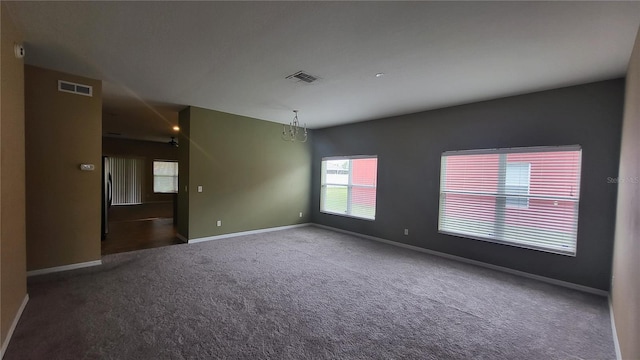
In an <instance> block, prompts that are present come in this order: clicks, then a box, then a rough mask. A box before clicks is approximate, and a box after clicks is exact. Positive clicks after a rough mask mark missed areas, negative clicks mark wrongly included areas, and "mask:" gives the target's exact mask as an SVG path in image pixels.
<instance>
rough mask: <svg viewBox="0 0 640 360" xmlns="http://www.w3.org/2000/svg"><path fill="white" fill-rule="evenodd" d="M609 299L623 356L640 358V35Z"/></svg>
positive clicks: (631, 73)
mask: <svg viewBox="0 0 640 360" xmlns="http://www.w3.org/2000/svg"><path fill="white" fill-rule="evenodd" d="M626 87H627V88H626V94H625V106H624V120H623V123H622V147H621V151H620V173H619V180H620V181H619V184H618V208H617V211H616V235H615V243H614V253H613V280H612V285H611V301H612V304H613V313H614V316H615V321H616V330H617V333H618V341H619V342H620V350H621V353H622V358H623V359H640V206H639V204H640V162H639V159H640V35H639V36H638V38H636V44H635V46H634V48H633V54H632V55H631V61H630V63H629V69H628V73H627V82H626Z"/></svg>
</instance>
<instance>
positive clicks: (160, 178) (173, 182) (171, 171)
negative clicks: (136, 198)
mask: <svg viewBox="0 0 640 360" xmlns="http://www.w3.org/2000/svg"><path fill="white" fill-rule="evenodd" d="M153 191H154V192H157V193H175V192H178V162H176V161H154V162H153Z"/></svg>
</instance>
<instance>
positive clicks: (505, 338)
mask: <svg viewBox="0 0 640 360" xmlns="http://www.w3.org/2000/svg"><path fill="white" fill-rule="evenodd" d="M103 261H104V265H103V266H100V267H95V268H90V269H82V270H76V271H72V272H66V273H58V274H52V275H44V276H39V277H34V278H30V279H29V296H30V301H29V303H28V305H27V307H26V309H25V312H24V314H23V315H22V319H21V320H20V323H19V324H18V327H17V329H16V331H15V333H14V335H13V339H12V341H11V343H10V344H9V348H8V350H7V353H6V355H5V360H13V359H21V360H25V359H535V360H540V359H614V358H615V354H614V348H613V341H612V334H611V325H610V319H609V314H608V307H607V301H606V299H605V298H603V297H598V296H595V295H589V294H585V293H581V292H577V291H573V290H568V289H564V288H560V287H556V286H553V285H549V284H545V283H540V282H537V281H534V280H529V279H525V278H520V277H517V276H512V275H509V274H504V273H500V272H496V271H493V270H489V269H484V268H479V267H475V266H471V265H467V264H462V263H457V262H454V261H451V260H446V259H442V258H438V257H434V256H430V255H427V254H423V253H419V252H414V251H411V250H406V249H401V248H397V247H394V246H390V245H386V244H381V243H376V242H373V241H369V240H364V239H360V238H356V237H352V236H349V235H344V234H340V233H335V232H332V231H329V230H325V229H319V228H316V227H305V228H298V229H293V230H285V231H278V232H271V233H264V234H259V235H250V236H243V237H237V238H229V239H224V240H217V241H210V242H204V243H198V244H193V245H186V244H185V245H176V246H170V247H164V248H157V249H149V250H141V251H136V252H132V253H123V254H115V255H109V256H105V257H104V259H103Z"/></svg>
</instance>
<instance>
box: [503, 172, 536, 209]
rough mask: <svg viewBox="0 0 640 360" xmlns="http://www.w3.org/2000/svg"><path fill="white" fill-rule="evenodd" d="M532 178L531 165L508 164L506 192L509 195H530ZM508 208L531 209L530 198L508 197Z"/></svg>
mask: <svg viewBox="0 0 640 360" xmlns="http://www.w3.org/2000/svg"><path fill="white" fill-rule="evenodd" d="M530 178H531V164H530V163H516V162H511V163H510V162H507V174H506V177H505V181H504V182H505V185H504V191H505V192H506V193H507V194H517V195H529V185H530V181H531V180H530ZM506 206H507V207H519V208H527V207H529V198H528V197H526V196H522V197H514V196H508V197H507V202H506Z"/></svg>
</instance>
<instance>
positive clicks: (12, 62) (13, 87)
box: [0, 4, 27, 348]
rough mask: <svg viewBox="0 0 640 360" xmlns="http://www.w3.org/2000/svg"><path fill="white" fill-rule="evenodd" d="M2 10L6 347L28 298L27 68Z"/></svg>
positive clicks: (1, 333)
mask: <svg viewBox="0 0 640 360" xmlns="http://www.w3.org/2000/svg"><path fill="white" fill-rule="evenodd" d="M5 6H6V5H5V4H0V12H1V13H2V14H1V17H2V20H1V21H2V25H1V26H2V29H1V32H2V41H1V46H2V50H1V53H2V59H1V63H0V78H1V81H2V88H1V89H0V97H1V100H0V188H1V191H0V254H1V255H0V276H1V279H0V294H1V295H0V308H1V309H0V342H1V345H2V347H3V348H4V346H5V345H6V344H5V343H4V342H5V341H6V337H7V335H8V331H9V329H10V327H11V324H12V323H13V321H14V319H15V317H16V315H17V313H18V309H19V308H20V305H21V304H22V301H23V300H24V298H25V296H26V294H27V280H26V279H27V275H26V264H25V262H26V254H25V187H24V186H25V185H24V177H25V160H24V64H23V62H22V60H21V59H17V58H16V57H15V56H14V52H13V45H14V43H20V42H21V35H20V34H19V33H18V31H17V29H16V28H15V25H14V24H13V22H12V21H11V18H10V17H9V14H8V13H7V10H6V7H5Z"/></svg>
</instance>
